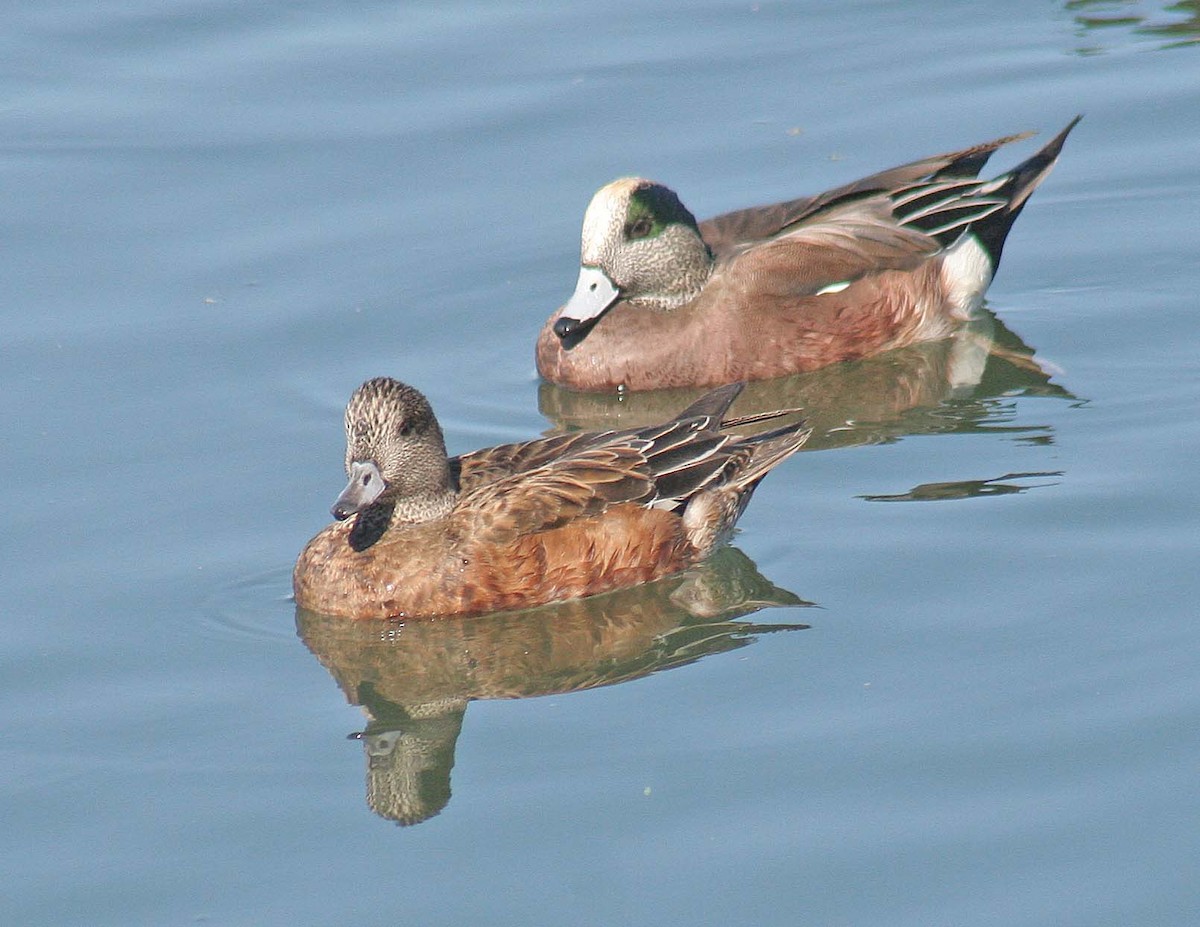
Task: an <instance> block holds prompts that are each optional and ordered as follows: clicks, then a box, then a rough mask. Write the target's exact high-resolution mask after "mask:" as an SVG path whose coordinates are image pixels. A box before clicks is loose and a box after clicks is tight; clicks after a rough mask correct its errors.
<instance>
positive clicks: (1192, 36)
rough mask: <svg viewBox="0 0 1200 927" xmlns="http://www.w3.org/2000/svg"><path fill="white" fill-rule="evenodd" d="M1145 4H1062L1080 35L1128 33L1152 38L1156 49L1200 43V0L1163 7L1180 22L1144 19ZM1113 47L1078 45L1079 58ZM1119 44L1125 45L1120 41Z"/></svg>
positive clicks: (1094, 0) (1088, 0)
mask: <svg viewBox="0 0 1200 927" xmlns="http://www.w3.org/2000/svg"><path fill="white" fill-rule="evenodd" d="M1148 5H1149V4H1147V3H1145V2H1143V0H1069V2H1068V3H1066V4H1065V5H1064V8H1065V9H1066V10H1067V12H1069V13H1071V14H1072V15H1073V16H1074V18H1075V22H1077V23H1079V25H1080V26H1081V27H1082V28H1081V30H1080V35H1081V36H1084V35H1086V36H1087V37H1088V38H1090V39H1092V38H1094V39H1099V38H1100V36H1101V35H1102V34H1103V33H1105V32H1115V31H1119V32H1120V33H1121V34H1125V33H1126V32H1132V33H1133V34H1134V35H1135V36H1144V37H1147V38H1150V39H1156V40H1158V42H1159V45H1158V47H1159V48H1179V47H1182V46H1192V45H1196V44H1198V43H1200V0H1181V2H1178V3H1168V4H1165V5H1163V11H1164V12H1165V14H1166V15H1167V16H1179V17H1182V18H1181V19H1176V20H1164V18H1163V17H1161V16H1147V15H1145V14H1144V13H1143V12H1142V10H1143V9H1144V8H1145V7H1146V6H1148ZM1113 44H1117V43H1105V42H1103V41H1099V42H1094V43H1091V44H1088V45H1082V46H1080V47H1079V48H1077V49H1076V51H1077V52H1078V53H1079V54H1081V55H1095V54H1102V53H1103V52H1105V51H1107V50H1108V49H1109V48H1110V47H1111V46H1112V45H1113ZM1119 44H1126V43H1124V42H1122V43H1119Z"/></svg>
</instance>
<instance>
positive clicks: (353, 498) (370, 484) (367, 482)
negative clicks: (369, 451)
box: [330, 460, 386, 521]
mask: <svg viewBox="0 0 1200 927" xmlns="http://www.w3.org/2000/svg"><path fill="white" fill-rule="evenodd" d="M385 485H386V484H385V483H384V482H383V474H381V473H380V472H379V468H378V467H377V466H375V464H374V463H373V462H372V461H369V460H356V461H354V463H352V464H350V482H349V483H348V484H347V485H346V488H345V489H343V490H342V494H341V495H340V496H338V497H337V502H335V503H333V508H332V509H330V511H331V512H332V513H333V517H334V518H336V519H337V520H338V521H345V520H346V519H347V518H349V517H350V516H351V515H356V514H358V513H359V512H361V511H362V510H363V509H365V508H366V507H367V506H368V505H370V504H371V503H372V502H374V501H375V500H376V499H378V498H379V497H380V496H381V495H382V494H383V489H384V486H385Z"/></svg>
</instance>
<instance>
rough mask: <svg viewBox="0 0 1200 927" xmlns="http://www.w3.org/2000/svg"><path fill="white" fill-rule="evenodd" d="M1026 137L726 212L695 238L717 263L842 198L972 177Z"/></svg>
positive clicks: (704, 225) (1025, 134) (1009, 137)
mask: <svg viewBox="0 0 1200 927" xmlns="http://www.w3.org/2000/svg"><path fill="white" fill-rule="evenodd" d="M1032 134H1033V133H1032V132H1022V133H1019V134H1017V135H1006V136H1005V137H1004V138H997V139H994V140H992V141H990V142H983V143H981V144H979V145H972V146H971V147H970V148H963V149H961V150H959V151H951V152H947V153H946V154H940V155H933V156H932V157H929V158H922V159H921V160H919V161H912V162H910V163H909V164H901V165H900V166H898V167H892V168H888V169H887V170H884V171H880V172H879V173H877V174H872V175H870V176H869V177H864V178H862V179H861V180H855V181H853V182H852V183H848V184H845V185H844V186H841V187H836V188H834V189H833V190H829V191H827V192H825V193H820V194H818V195H816V196H803V197H800V198H798V199H794V200H788V201H787V202H785V203H775V204H772V205H769V206H752V207H750V208H749V209H739V210H736V211H734V212H727V213H724V214H722V215H719V216H714V217H713V218H711V219H706V220H705V221H704V222H701V223H700V235H701V237H703V239H704V241H705V242H706V243H707V244H708V246H709V248H711V249H712V251H713V254H714V255H715V256H716V257H717V258H718V259H720V258H721V257H724V256H726V255H727V254H728V253H729V252H730V251H733V250H736V249H737V248H738V247H739V246H741V245H745V244H748V243H750V242H755V241H762V240H763V239H765V238H771V237H773V236H775V235H778V234H779V233H780V232H782V231H783V230H784V229H786V228H787V227H788V226H790V225H795V224H796V223H797V222H800V221H801V220H803V219H805V218H807V217H809V216H812V215H815V214H816V213H818V212H820V211H821V210H824V209H828V208H830V207H832V206H835V205H837V204H838V203H839V202H840V201H842V200H852V199H858V198H860V197H862V196H863V195H864V194H871V193H887V192H889V191H891V190H895V189H897V188H899V187H903V186H907V185H909V184H912V183H916V182H918V181H921V180H928V179H932V178H934V177H974V176H975V175H976V174H978V173H979V171H980V170H981V169H982V168H983V165H984V164H985V163H987V159H988V157H990V156H991V154H992V152H994V151H995V150H996V149H997V148H1000V147H1001V146H1003V145H1007V144H1008V143H1010V142H1015V141H1020V140H1021V139H1024V138H1028V137H1029V136H1030V135H1032Z"/></svg>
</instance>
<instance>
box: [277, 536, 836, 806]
mask: <svg viewBox="0 0 1200 927" xmlns="http://www.w3.org/2000/svg"><path fill="white" fill-rule="evenodd" d="M811 605H812V603H811V602H805V601H804V600H803V599H800V598H799V597H797V596H795V595H793V594H792V593H790V592H788V591H786V590H784V589H780V588H779V587H777V586H775V585H774V584H772V583H771V582H770V581H769V580H768V579H766V578H765V577H764V576H762V575H761V574H760V573H759V572H758V570H757V568H756V567H755V565H754V563H753V562H752V561H751V560H750V559H749V558H748V557H747V556H746V555H745V554H743V553H742V552H741V551H739V550H737V549H735V548H725V549H723V550H721V551H718V552H717V554H715V555H714V556H713V557H711V558H709V560H707V561H706V562H705V563H702V564H700V565H698V566H696V567H693V568H692V569H690V570H687V571H685V572H683V573H680V574H678V575H676V576H673V577H668V578H667V579H663V580H660V581H658V582H656V583H651V584H649V585H645V586H639V587H636V588H633V589H624V590H620V591H618V592H612V593H608V594H607V595H601V596H593V597H591V598H587V599H574V600H571V601H568V602H562V603H558V604H555V605H551V606H542V607H540V608H536V609H530V610H528V611H521V612H506V613H501V614H495V615H489V616H485V617H476V618H463V619H446V620H434V621H419V622H416V621H414V622H407V623H405V622H400V621H355V620H350V619H345V618H330V617H327V616H323V615H317V614H314V613H312V612H308V611H305V610H304V609H297V613H296V628H297V631H298V633H299V635H300V638H301V639H302V640H303V641H304V643H305V644H306V645H307V646H308V648H309V650H311V651H312V653H313V654H314V655H315V656H316V658H317V659H318V660H319V661H320V662H321V664H322V665H323V666H324V667H325V668H326V669H327V670H328V671H329V673H330V674H331V675H332V676H333V678H334V680H335V681H336V682H337V684H338V686H339V687H340V688H341V690H342V692H343V693H344V694H345V696H346V698H347V700H348V701H349V702H350V703H351V704H353V705H361V706H362V707H363V709H364V711H365V712H366V715H367V726H366V729H365V730H364V731H363V732H362V733H360V734H355V735H351V736H352V737H354V738H357V739H360V740H361V741H362V744H363V748H364V751H365V753H366V765H367V804H368V805H369V806H370V807H371V809H372V810H373V811H374V812H375V813H376V814H378V815H380V816H381V817H383V818H387V819H389V820H392V821H395V822H397V823H399V824H418V823H420V822H421V821H424V820H427V819H428V818H430V817H433V816H434V815H435V814H437V813H438V812H440V811H441V810H442V809H443V808H444V807H445V806H446V804H447V802H449V800H450V770H451V768H452V767H453V766H454V750H455V745H456V743H457V741H458V735H459V732H460V731H461V729H462V722H463V715H464V714H465V712H466V710H467V704H468V703H469V702H472V701H474V700H476V699H510V698H530V697H532V696H536V695H552V694H561V693H567V692H576V691H580V690H584V689H594V688H596V687H598V686H609V685H614V684H616V683H620V682H628V681H630V680H633V679H640V678H642V677H643V676H648V675H650V674H651V673H657V672H660V671H662V670H667V669H674V668H676V667H680V666H686V665H687V664H689V663H694V662H695V661H697V660H699V659H701V658H702V657H706V656H709V655H710V654H716V653H725V652H728V651H731V650H736V649H738V648H740V647H744V646H746V645H747V644H749V643H750V642H751V641H752V640H754V638H755V637H756V636H757V635H759V634H765V633H767V632H770V631H783V630H801V629H804V628H807V627H808V625H804V624H753V623H749V622H740V621H736V620H735V619H737V618H740V617H744V616H745V615H748V614H750V613H752V612H755V611H758V610H759V609H762V608H769V607H802V606H811Z"/></svg>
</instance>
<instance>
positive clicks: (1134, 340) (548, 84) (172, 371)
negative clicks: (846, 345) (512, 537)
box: [0, 0, 1200, 927]
mask: <svg viewBox="0 0 1200 927" xmlns="http://www.w3.org/2000/svg"><path fill="white" fill-rule="evenodd" d="M1198 42H1200V12H1198V10H1197V5H1196V4H1195V3H1190V2H1188V3H1176V4H1165V3H1124V2H1118V0H1111V2H1071V3H1035V2H1028V0H1025V2H1013V3H1006V4H985V3H965V4H964V3H950V2H934V3H926V4H923V5H922V6H921V8H920V13H919V16H918V15H917V14H915V13H914V8H913V7H912V6H911V5H910V4H902V3H882V2H857V3H841V4H818V3H811V2H808V3H772V2H761V3H753V2H749V0H744V2H702V3H696V2H690V0H689V2H686V3H684V2H677V3H667V4H664V3H653V4H651V3H634V2H629V3H621V4H615V5H612V6H610V7H606V8H603V9H601V8H598V7H596V6H595V5H594V4H590V3H572V4H564V5H560V6H559V7H558V8H557V9H556V10H555V11H553V12H549V11H546V10H538V9H536V8H533V7H530V6H529V5H528V4H518V3H507V2H499V3H490V4H484V3H459V2H447V3H441V4H425V5H419V4H411V5H410V4H389V3H378V2H370V0H367V2H360V3H355V4H342V5H337V7H336V8H335V9H333V10H332V11H331V10H330V8H327V7H326V6H324V5H320V4H313V3H280V2H264V3H258V4H244V3H235V2H230V0H224V2H221V0H195V2H192V3H167V4H164V3H162V2H153V3H151V2H149V0H125V2H121V3H112V2H105V3H82V2H79V0H63V2H48V3H39V4H26V5H24V6H22V7H20V8H19V9H17V8H14V11H13V12H12V14H11V15H10V18H9V28H8V29H6V30H5V32H4V35H3V36H2V37H0V49H2V50H3V55H2V56H0V61H3V64H0V104H2V105H0V139H2V141H0V153H2V157H0V176H2V178H3V188H4V195H3V202H4V209H3V216H2V218H0V224H2V227H3V242H4V246H3V257H2V258H0V260H2V261H3V264H4V266H5V268H6V269H5V273H4V280H5V294H4V299H3V301H2V302H0V306H2V308H0V313H2V316H0V319H2V327H0V332H2V334H0V354H2V361H0V397H2V398H0V403H2V404H3V408H4V421H5V422H6V423H7V429H6V431H7V435H8V437H7V440H6V441H5V442H4V443H3V446H2V448H0V466H2V468H3V473H4V474H5V479H4V480H3V484H2V486H0V500H2V502H3V506H4V510H5V511H6V513H7V515H8V517H9V518H10V519H11V521H10V523H9V529H8V530H7V531H5V532H4V534H3V540H2V541H0V544H2V545H3V546H2V549H0V556H2V559H3V562H4V564H5V568H4V570H3V574H2V575H3V579H2V580H0V583H2V585H0V595H2V599H0V602H2V606H0V608H2V611H3V613H4V616H5V618H4V620H3V622H2V624H0V628H2V630H0V672H2V683H0V722H2V723H3V727H4V730H5V731H6V736H5V738H4V741H3V744H2V745H0V765H2V768H3V769H4V770H5V772H4V773H3V774H2V775H0V819H2V820H3V821H4V836H3V838H2V839H0V871H3V873H4V875H3V877H2V880H3V882H2V885H3V887H2V889H0V922H3V923H4V924H14V925H15V924H20V925H31V927H32V925H73V924H80V925H123V927H124V925H130V924H153V925H160V924H161V925H166V924H192V923H213V924H223V925H224V924H230V925H274V924H280V925H282V924H288V925H292V924H343V923H355V924H431V925H463V924H493V925H509V924H511V925H528V924H583V925H592V924H595V925H600V924H652V925H662V924H714V925H716V924H719V925H729V924H762V925H776V924H778V925H794V924H800V923H804V924H878V925H884V924H886V925H914V927H916V925H920V927H928V925H931V924H947V925H950V924H952V925H1005V927H1013V925H1031V927H1032V925H1046V924H1071V925H1088V927H1094V925H1130V924H1139V925H1149V924H1154V925H1185V924H1195V923H1197V916H1198V915H1197V912H1198V911H1200V887H1198V886H1200V880H1197V877H1196V867H1197V862H1198V860H1200V798H1198V797H1197V789H1196V776H1197V769H1200V622H1197V621H1196V604H1195V603H1196V600H1197V598H1198V595H1200V569H1198V567H1200V556H1198V553H1200V519H1198V517H1197V515H1198V513H1200V480H1198V479H1197V460H1198V459H1200V350H1198V339H1197V335H1198V332H1200V322H1198V321H1197V295H1196V294H1197V292H1198V289H1200V270H1198V265H1200V262H1198V260H1197V258H1198V257H1200V242H1198V227H1200V44H1198ZM1079 112H1082V113H1084V114H1085V119H1084V121H1083V122H1082V123H1081V124H1080V126H1079V127H1078V129H1077V130H1076V131H1075V133H1074V135H1073V136H1072V137H1071V139H1070V140H1069V141H1068V143H1067V146H1066V149H1065V151H1064V154H1063V157H1062V160H1061V162H1060V164H1059V166H1058V168H1057V170H1056V171H1055V173H1054V174H1053V176H1052V177H1051V178H1050V179H1049V180H1048V181H1047V182H1046V183H1045V185H1044V186H1043V187H1042V188H1041V189H1040V190H1038V192H1037V193H1036V194H1035V196H1034V197H1033V200H1032V201H1031V203H1030V206H1029V208H1028V209H1027V210H1026V212H1025V213H1024V215H1023V216H1022V217H1021V219H1020V221H1019V222H1018V223H1017V225H1016V228H1015V230H1014V232H1013V235H1012V237H1011V238H1010V240H1009V245H1008V247H1007V249H1006V251H1005V256H1004V264H1003V266H1002V267H1001V269H1000V272H999V274H998V276H997V278H996V281H995V284H994V285H993V287H992V289H991V291H990V294H989V307H990V310H991V312H992V313H994V319H992V320H985V322H984V323H983V324H982V325H981V326H979V330H978V331H976V332H974V333H972V337H971V339H970V340H969V342H966V343H964V344H960V345H959V346H958V350H959V351H960V353H958V354H954V355H953V356H951V355H950V354H949V353H948V352H949V350H950V346H949V345H940V346H926V347H925V348H922V349H920V350H914V351H911V352H906V353H904V354H901V355H897V356H895V357H890V358H883V359H879V360H877V361H874V362H871V363H867V364H861V365H851V366H850V367H847V368H845V369H838V370H831V371H825V372H822V373H820V374H814V375H812V376H811V377H810V378H807V379H805V378H798V379H797V380H794V381H786V382H784V383H781V384H773V385H766V386H762V387H758V388H756V391H754V392H753V393H752V394H751V395H750V396H747V397H746V401H747V402H753V401H762V402H764V403H769V402H771V401H775V400H777V399H779V398H780V397H788V398H789V401H802V402H804V404H805V405H807V406H808V407H809V410H810V416H811V417H812V418H813V420H814V422H815V423H816V424H817V425H818V434H817V436H816V437H815V438H814V441H813V444H812V450H811V452H806V453H802V454H799V455H797V456H796V457H795V458H793V459H792V460H790V461H788V462H787V464H786V465H784V466H783V467H781V468H780V470H779V471H778V472H776V473H774V474H772V476H771V477H770V478H769V479H768V480H767V481H766V483H765V484H764V485H763V487H762V488H761V489H760V491H759V492H758V494H757V495H756V498H755V500H754V504H753V505H752V506H751V507H750V510H749V512H748V513H747V515H746V517H745V518H744V519H743V522H742V531H741V533H740V534H739V536H738V537H737V539H736V549H734V550H730V551H728V552H726V553H723V554H722V555H721V556H720V557H719V558H718V559H717V560H716V561H715V562H714V563H713V564H711V565H710V566H709V567H707V568H705V569H704V570H700V571H696V572H695V573H694V574H691V575H688V576H683V577H678V578H676V579H673V580H671V581H670V582H668V583H666V584H660V585H659V586H656V587H650V588H648V589H645V590H634V591H631V592H629V593H622V594H620V595H616V596H612V597H609V598H606V599H600V600H595V601H592V602H587V603H572V604H570V605H566V606H561V607H559V608H557V609H549V610H542V611H539V612H534V613H531V614H524V615H515V616H512V615H510V616H503V617H497V618H494V619H485V620H483V621H479V622H475V623H466V624H464V623H442V624H437V625H410V626H408V627H381V626H373V627H350V628H348V627H346V626H345V625H344V624H341V625H339V624H336V623H333V624H331V623H330V622H328V621H323V620H322V619H320V618H319V617H318V616H310V615H304V614H297V612H296V609H295V607H294V605H293V603H292V602H291V599H290V570H291V565H292V562H293V560H294V558H295V555H296V553H297V552H298V551H299V549H300V547H301V546H302V545H303V544H304V542H305V541H306V540H307V539H308V538H309V537H310V536H311V535H312V534H314V533H315V532H316V531H317V530H318V529H319V528H320V527H321V526H322V525H323V524H324V523H325V520H326V518H327V514H326V513H327V510H328V506H329V504H330V503H331V502H332V500H333V498H334V496H335V495H336V494H337V492H338V491H339V490H340V489H341V486H342V478H343V477H342V472H341V456H342V434H341V409H342V405H343V403H344V402H345V400H346V398H347V397H348V396H349V394H350V392H351V390H352V389H353V388H354V387H355V386H356V385H357V384H358V383H359V382H361V381H362V380H363V379H365V378H367V377H369V376H374V375H378V374H391V375H395V376H398V377H400V378H402V379H405V380H407V381H409V382H411V383H413V384H415V385H417V386H419V387H420V388H421V389H422V390H424V391H425V392H426V393H427V394H428V395H429V396H430V398H431V400H432V401H433V403H434V405H435V408H436V409H437V410H438V413H439V416H440V417H441V419H442V422H443V425H444V427H445V429H446V432H447V436H448V441H449V444H450V445H451V449H452V451H463V450H468V449H471V448H474V447H478V446H481V445H484V444H490V443H496V442H499V441H505V440H516V439H520V438H523V437H528V436H532V435H535V434H538V433H540V432H542V431H544V430H547V429H550V428H553V427H559V426H574V425H578V424H581V423H586V422H589V421H596V420H603V421H614V420H620V421H627V420H628V421H631V420H635V419H637V418H638V417H641V416H650V417H653V416H655V415H658V414H660V412H661V411H662V409H667V410H668V411H672V410H674V409H675V408H678V407H679V406H680V405H682V403H683V402H684V401H686V398H687V397H684V396H678V395H676V396H668V397H661V396H660V397H649V398H647V397H632V398H631V399H630V400H629V401H626V402H618V401H617V400H616V399H615V398H609V399H607V400H596V399H595V398H590V399H589V398H587V397H578V396H574V395H571V394H567V393H563V392H561V391H559V390H555V389H551V388H549V387H546V386H544V385H542V384H539V382H538V379H537V377H536V374H535V372H534V368H533V341H534V337H535V334H536V332H537V329H538V327H539V326H540V325H541V323H542V321H543V320H544V318H545V317H546V316H547V315H548V314H549V313H550V312H551V311H552V310H553V309H554V308H555V307H556V306H557V305H558V304H560V303H561V302H562V301H563V299H564V298H565V297H566V296H567V295H568V293H569V292H570V290H571V288H572V287H573V285H574V279H575V272H576V267H577V260H578V236H579V226H580V221H581V218H582V214H583V209H584V207H585V206H586V204H587V202H588V199H589V198H590V196H591V194H592V192H593V191H594V190H595V189H596V188H597V187H598V186H600V185H601V184H602V183H604V182H606V181H608V180H610V179H612V178H614V177H617V176H620V175H623V174H629V173H639V174H643V175H647V176H650V177H654V178H657V179H660V180H662V181H664V182H666V183H668V184H670V185H671V186H673V187H674V188H675V189H676V190H678V191H679V192H680V194H681V196H682V197H683V199H684V201H685V202H686V203H688V204H689V206H691V208H692V209H693V210H694V211H695V212H696V213H697V214H698V215H699V216H708V215H712V214H714V213H717V212H720V211H724V210H727V209H732V208H737V207H740V206H746V205H751V204H755V203H760V202H769V201H773V200H777V199H783V198H787V197H792V196H798V195H800V194H802V193H810V192H816V191H818V190H822V189H825V188H827V187H830V186H833V185H835V184H837V183H840V182H844V181H846V180H849V179H853V178H856V177H859V176H862V175H864V174H866V173H869V172H871V171H873V170H876V169H879V168H882V167H885V166H890V165H892V164H896V163H900V162H902V161H906V160H910V159H913V158H917V157H921V156H924V155H929V154H932V153H935V152H939V151H944V150H948V149H951V148H956V147H960V146H964V145H968V144H971V143H974V142H977V141H982V140H984V139H989V138H993V137H995V136H998V135H1002V134H1006V133H1010V132H1016V131H1020V130H1023V129H1028V128H1036V129H1039V130H1040V131H1041V133H1042V134H1041V136H1040V138H1041V139H1042V140H1043V141H1044V140H1045V139H1046V138H1047V137H1048V133H1052V132H1054V131H1057V130H1058V129H1059V128H1060V127H1061V126H1063V125H1064V124H1065V123H1066V122H1067V121H1068V120H1069V119H1070V118H1071V117H1072V116H1073V115H1075V114H1076V113H1079ZM1035 144H1037V142H1026V143H1024V144H1023V145H1022V146H1019V147H1017V146H1014V148H1013V150H1012V151H1004V152H1002V153H1000V154H999V155H998V156H997V157H996V158H995V159H994V161H993V166H994V167H995V169H996V170H997V171H998V170H1002V169H1004V168H1005V167H1006V166H1008V165H1010V164H1012V163H1014V162H1015V161H1016V160H1017V159H1019V158H1021V157H1024V156H1026V155H1027V154H1028V153H1029V152H1031V151H1032V150H1033V147H1034V145H1035ZM656 403H658V404H661V405H656ZM398 820H399V821H403V822H405V823H404V825H400V824H398V823H396V822H397V821H398Z"/></svg>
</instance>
